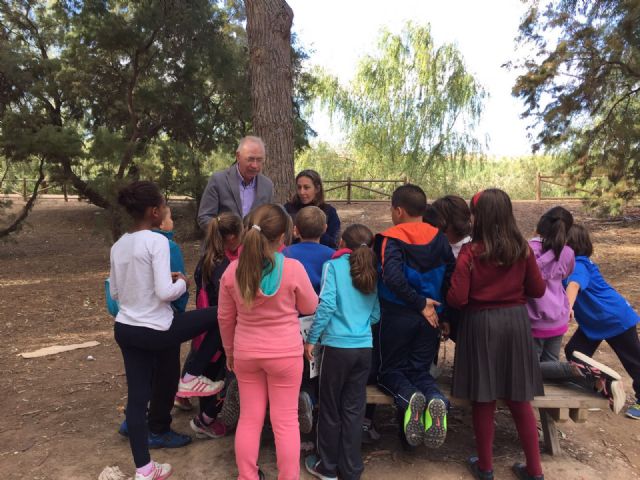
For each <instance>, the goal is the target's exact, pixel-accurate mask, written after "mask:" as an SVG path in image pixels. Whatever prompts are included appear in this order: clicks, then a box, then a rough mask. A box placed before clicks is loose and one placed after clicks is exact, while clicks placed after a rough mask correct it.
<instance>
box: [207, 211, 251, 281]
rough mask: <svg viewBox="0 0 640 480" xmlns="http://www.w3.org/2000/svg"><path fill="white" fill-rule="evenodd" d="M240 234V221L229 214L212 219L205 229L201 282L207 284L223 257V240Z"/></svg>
mask: <svg viewBox="0 0 640 480" xmlns="http://www.w3.org/2000/svg"><path fill="white" fill-rule="evenodd" d="M241 233H242V219H241V218H240V217H238V216H237V215H235V214H233V213H230V212H223V213H221V214H220V215H218V216H217V217H213V218H212V219H211V222H209V226H208V227H207V238H206V240H205V252H204V256H203V258H202V280H203V281H204V282H209V281H210V280H211V275H212V274H213V269H214V268H215V267H216V266H217V265H219V264H220V263H221V262H222V261H223V260H224V257H225V248H224V244H225V239H226V237H228V236H231V235H237V236H240V234H241Z"/></svg>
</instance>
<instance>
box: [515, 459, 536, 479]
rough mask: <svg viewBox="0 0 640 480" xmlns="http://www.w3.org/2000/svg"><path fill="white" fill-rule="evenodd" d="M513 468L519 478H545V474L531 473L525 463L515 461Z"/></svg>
mask: <svg viewBox="0 0 640 480" xmlns="http://www.w3.org/2000/svg"><path fill="white" fill-rule="evenodd" d="M511 470H512V471H513V473H515V474H516V477H518V480H544V475H536V476H533V475H529V472H527V466H526V465H525V464H524V463H514V464H513V466H512V467H511Z"/></svg>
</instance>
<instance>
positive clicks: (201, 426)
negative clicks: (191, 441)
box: [189, 415, 227, 438]
mask: <svg viewBox="0 0 640 480" xmlns="http://www.w3.org/2000/svg"><path fill="white" fill-rule="evenodd" d="M189 425H191V429H192V430H193V431H194V432H196V437H197V438H222V437H224V436H225V435H226V434H227V427H226V426H225V425H224V423H222V422H220V421H219V420H214V421H213V422H211V423H210V424H209V425H207V424H206V423H204V421H203V420H202V418H201V417H200V415H197V416H195V417H193V418H192V419H191V421H190V422H189Z"/></svg>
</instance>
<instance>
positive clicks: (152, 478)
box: [134, 462, 173, 480]
mask: <svg viewBox="0 0 640 480" xmlns="http://www.w3.org/2000/svg"><path fill="white" fill-rule="evenodd" d="M152 463H153V468H152V469H151V472H149V474H148V475H143V474H141V473H136V476H135V478H134V480H165V478H169V477H170V476H171V474H172V473H173V469H172V468H171V465H169V464H168V463H158V462H152Z"/></svg>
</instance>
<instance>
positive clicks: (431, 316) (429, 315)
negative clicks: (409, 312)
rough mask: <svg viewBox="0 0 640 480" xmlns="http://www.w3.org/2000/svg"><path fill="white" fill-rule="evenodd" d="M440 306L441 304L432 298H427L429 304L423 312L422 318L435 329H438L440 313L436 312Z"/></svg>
mask: <svg viewBox="0 0 640 480" xmlns="http://www.w3.org/2000/svg"><path fill="white" fill-rule="evenodd" d="M439 305H440V302H437V301H436V300H433V299H432V298H427V304H426V305H425V306H424V309H423V310H422V316H423V317H424V318H425V319H426V320H427V323H428V324H429V325H431V326H432V327H433V328H438V312H436V307H437V306H439Z"/></svg>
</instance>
